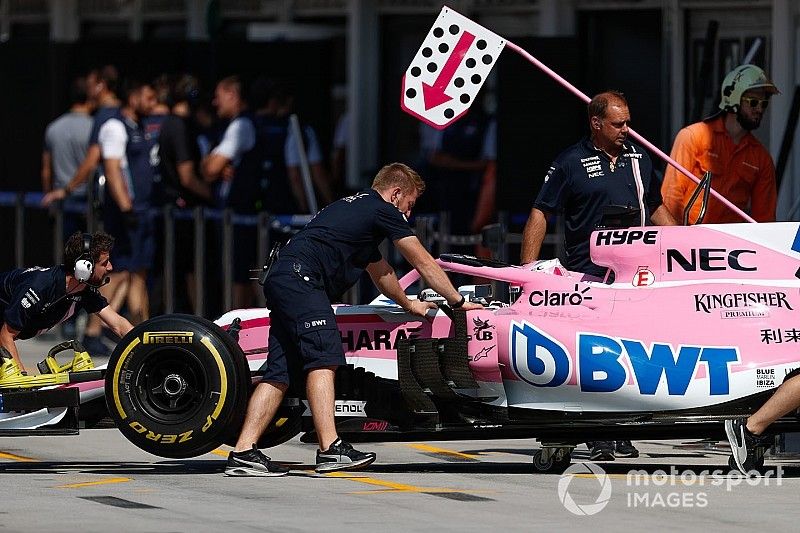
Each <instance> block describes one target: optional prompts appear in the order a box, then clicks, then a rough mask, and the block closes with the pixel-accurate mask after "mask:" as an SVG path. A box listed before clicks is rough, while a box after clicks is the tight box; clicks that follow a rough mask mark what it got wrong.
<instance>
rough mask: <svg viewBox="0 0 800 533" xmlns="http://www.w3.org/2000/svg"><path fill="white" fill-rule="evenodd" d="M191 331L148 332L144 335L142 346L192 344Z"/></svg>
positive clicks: (192, 335) (192, 334)
mask: <svg viewBox="0 0 800 533" xmlns="http://www.w3.org/2000/svg"><path fill="white" fill-rule="evenodd" d="M193 340H194V333H193V332H191V331H152V332H151V331H147V332H145V333H144V335H142V344H191V343H192V341H193Z"/></svg>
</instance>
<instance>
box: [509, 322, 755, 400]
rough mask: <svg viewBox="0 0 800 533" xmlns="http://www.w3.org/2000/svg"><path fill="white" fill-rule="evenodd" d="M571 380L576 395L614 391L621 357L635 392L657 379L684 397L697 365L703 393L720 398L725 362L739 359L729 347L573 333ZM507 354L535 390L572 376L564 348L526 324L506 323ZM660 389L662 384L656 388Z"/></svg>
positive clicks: (724, 390) (622, 373)
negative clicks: (701, 369)
mask: <svg viewBox="0 0 800 533" xmlns="http://www.w3.org/2000/svg"><path fill="white" fill-rule="evenodd" d="M577 352H578V356H577V358H576V359H577V367H578V369H577V372H578V375H577V381H578V385H579V386H580V390H581V391H582V392H614V391H617V390H619V389H621V388H622V387H623V386H624V385H625V384H626V383H627V382H628V372H627V370H626V365H624V364H623V361H622V359H623V357H625V358H627V359H628V361H629V362H630V368H631V370H632V372H633V377H634V381H635V383H636V385H637V386H638V388H639V393H640V394H646V395H654V394H656V393H657V392H658V389H659V385H660V383H661V381H662V376H663V378H664V381H665V382H666V387H667V393H668V394H669V395H670V396H682V395H684V394H686V391H687V389H688V388H689V384H690V382H691V381H692V377H693V376H694V375H695V372H696V370H697V366H698V364H704V365H705V366H706V375H707V376H708V387H709V388H708V393H709V394H710V395H724V394H728V393H729V391H730V383H729V375H730V364H731V363H735V362H737V361H739V350H738V349H737V348H735V347H719V346H690V345H681V346H680V347H678V349H677V351H676V350H675V349H674V348H673V347H672V345H670V344H666V343H653V344H652V345H651V346H650V347H646V346H645V344H644V343H643V342H641V341H637V340H628V339H617V338H612V337H608V336H606V335H600V334H596V333H578V336H577ZM509 353H510V356H511V364H512V367H513V368H514V372H515V373H516V374H517V376H519V377H520V378H521V379H522V380H523V381H526V382H527V383H530V384H531V385H534V386H537V387H557V386H559V385H562V384H564V383H565V382H566V381H567V379H569V376H570V375H571V374H572V372H573V369H572V368H571V364H572V363H571V359H570V357H569V354H568V351H567V349H566V347H565V346H564V345H563V344H561V343H560V342H558V341H557V340H555V339H553V338H552V337H550V336H549V335H547V334H546V333H544V332H543V331H541V330H539V329H537V328H536V327H535V326H533V325H531V324H529V323H528V322H525V321H523V322H521V323H520V322H512V324H511V334H510V335H509ZM662 389H663V386H662Z"/></svg>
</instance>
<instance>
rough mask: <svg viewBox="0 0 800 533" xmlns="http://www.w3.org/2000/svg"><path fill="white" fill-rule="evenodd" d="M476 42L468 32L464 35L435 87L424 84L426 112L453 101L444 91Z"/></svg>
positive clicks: (434, 84) (423, 95)
mask: <svg viewBox="0 0 800 533" xmlns="http://www.w3.org/2000/svg"><path fill="white" fill-rule="evenodd" d="M474 40H475V36H474V35H472V34H471V33H469V32H468V31H465V32H464V33H462V34H461V37H460V38H459V39H458V43H456V47H455V48H454V49H453V53H451V54H450V57H448V58H447V61H446V62H445V64H444V66H443V67H442V71H441V72H439V75H438V76H437V77H436V81H434V82H433V85H428V84H427V83H425V82H423V83H422V97H423V99H424V100H425V111H427V110H429V109H432V108H434V107H436V106H437V105H442V104H443V103H445V102H449V101H450V100H452V99H453V98H452V97H451V96H447V95H446V94H445V93H444V90H445V89H446V88H447V86H448V85H450V81H451V80H452V79H453V76H454V75H455V73H456V70H457V69H458V65H459V64H460V63H461V60H462V59H464V56H465V55H466V54H467V50H469V47H470V46H472V42H473V41H474Z"/></svg>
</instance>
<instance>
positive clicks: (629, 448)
mask: <svg viewBox="0 0 800 533" xmlns="http://www.w3.org/2000/svg"><path fill="white" fill-rule="evenodd" d="M614 455H615V456H616V457H630V458H634V457H639V450H637V449H636V447H635V446H634V445H633V444H631V441H629V440H618V441H617V445H616V449H615V451H614Z"/></svg>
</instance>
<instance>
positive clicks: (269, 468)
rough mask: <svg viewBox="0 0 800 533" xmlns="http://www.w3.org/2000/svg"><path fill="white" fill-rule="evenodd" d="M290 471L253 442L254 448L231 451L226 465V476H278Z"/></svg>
mask: <svg viewBox="0 0 800 533" xmlns="http://www.w3.org/2000/svg"><path fill="white" fill-rule="evenodd" d="M288 473H289V469H288V468H286V467H285V466H280V465H276V464H275V463H273V462H272V460H271V459H270V458H269V457H267V456H266V455H264V454H263V453H261V451H260V450H259V449H258V448H256V445H255V444H253V449H252V450H246V451H243V452H231V453H229V454H228V464H227V465H226V466H225V475H226V476H259V477H276V476H285V475H286V474H288Z"/></svg>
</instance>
